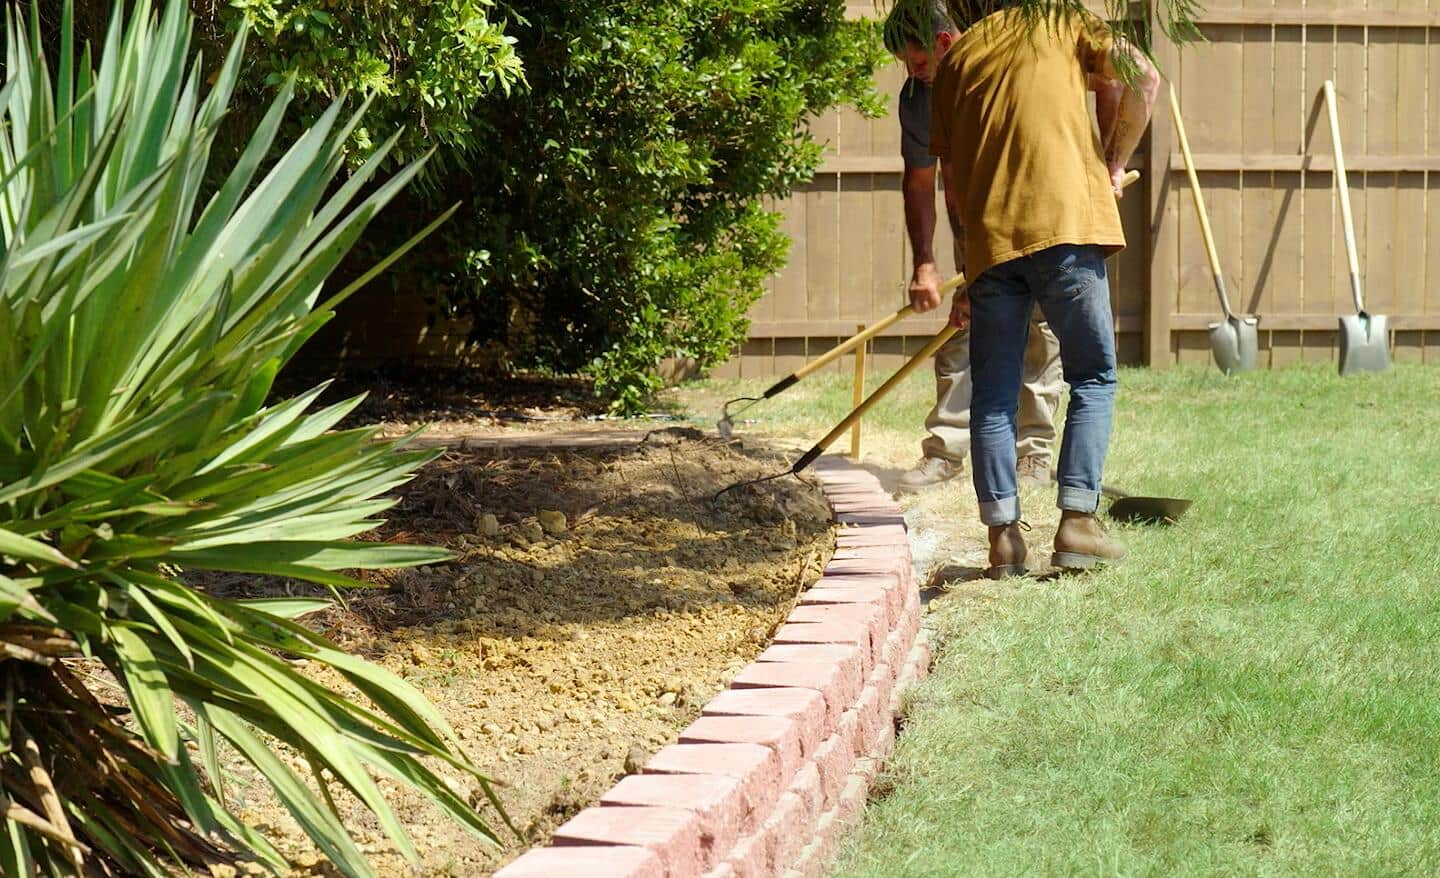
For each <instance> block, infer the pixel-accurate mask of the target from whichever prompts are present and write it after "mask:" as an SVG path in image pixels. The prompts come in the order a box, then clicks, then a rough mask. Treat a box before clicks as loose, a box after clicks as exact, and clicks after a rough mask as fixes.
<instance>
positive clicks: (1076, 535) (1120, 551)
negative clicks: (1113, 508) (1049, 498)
mask: <svg viewBox="0 0 1440 878" xmlns="http://www.w3.org/2000/svg"><path fill="white" fill-rule="evenodd" d="M1124 557H1125V547H1124V546H1122V545H1120V544H1119V543H1118V542H1116V541H1115V540H1113V539H1111V538H1110V535H1109V534H1107V533H1105V528H1104V527H1103V526H1102V525H1101V524H1100V519H1098V518H1096V517H1095V515H1094V513H1090V512H1073V511H1071V510H1069V509H1062V510H1060V527H1059V528H1058V529H1056V531H1055V554H1053V555H1051V556H1050V563H1051V565H1053V566H1055V567H1057V568H1059V569H1061V570H1089V569H1091V568H1092V567H1098V566H1103V565H1105V564H1118V563H1120V561H1121V560H1123V559H1124Z"/></svg>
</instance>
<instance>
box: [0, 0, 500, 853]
mask: <svg viewBox="0 0 1440 878" xmlns="http://www.w3.org/2000/svg"><path fill="white" fill-rule="evenodd" d="M115 5H116V8H117V11H116V13H115V15H114V18H113V20H112V22H111V26H110V28H109V31H108V34H107V36H106V39H105V42H104V45H103V46H102V47H100V48H99V49H98V51H97V52H95V53H94V54H92V51H91V48H90V47H89V46H86V47H84V48H83V49H80V48H79V47H77V46H76V45H75V41H74V39H73V36H72V20H71V15H70V9H69V4H68V0H67V5H66V10H65V15H64V21H63V23H62V28H61V36H60V39H59V42H58V47H56V49H55V53H54V56H53V65H52V63H51V62H52V59H51V58H47V56H46V54H45V52H44V51H43V50H42V40H41V37H40V33H39V28H38V26H37V25H36V23H35V19H34V18H33V17H31V18H30V19H29V20H28V23H27V21H26V19H25V18H24V17H23V15H21V14H20V13H17V12H15V11H14V10H13V9H12V10H9V11H8V12H7V20H6V56H5V70H4V76H5V82H4V86H3V89H0V108H3V123H0V124H3V132H0V251H3V252H0V812H3V814H4V818H5V826H4V832H3V833H0V874H3V875H6V876H29V875H35V874H45V875H51V874H54V875H60V874H83V875H120V874H124V875H167V874H175V873H176V872H177V871H184V870H187V869H191V868H194V867H200V866H205V865H209V864H216V863H227V862H228V863H233V862H236V861H243V860H250V861H254V862H257V863H259V864H261V865H264V866H269V867H273V868H280V867H282V866H283V860H282V858H281V857H280V856H279V854H278V853H277V851H276V850H275V848H274V847H273V846H272V844H271V843H269V842H268V841H267V840H266V839H265V838H264V837H262V836H261V835H260V834H259V833H257V832H256V831H254V830H253V829H251V828H248V827H246V826H244V825H242V823H241V822H240V821H239V820H238V819H237V818H236V817H235V816H234V814H233V813H232V812H231V811H230V810H229V808H228V804H229V801H228V800H227V797H226V789H225V783H224V778H225V775H224V774H223V772H222V763H223V762H224V761H225V759H226V758H238V759H243V760H246V761H248V762H249V763H250V764H251V765H253V766H254V768H255V769H256V770H257V772H258V774H259V775H260V776H263V777H264V778H265V780H267V781H268V782H269V784H270V785H271V786H272V787H273V790H274V794H275V796H276V797H277V798H278V799H279V801H280V802H282V803H283V804H284V806H285V807H286V808H288V809H289V811H290V813H291V814H293V815H294V817H295V819H296V820H297V821H298V823H299V825H300V826H301V827H303V828H304V830H305V832H307V833H308V834H309V836H310V838H311V839H313V841H314V843H315V844H316V845H317V846H318V847H319V848H320V849H321V850H322V851H323V852H324V853H325V854H326V855H327V856H329V857H330V859H331V860H332V861H334V862H335V863H336V864H337V865H338V866H339V867H340V868H341V870H342V871H343V872H345V873H346V874H349V875H367V874H370V871H371V870H370V868H369V867H368V866H367V864H366V862H365V858H364V857H363V856H362V855H361V853H360V851H359V850H358V848H357V846H356V844H355V842H354V840H353V839H352V838H351V836H350V834H349V833H348V832H347V830H346V828H345V826H343V825H342V822H341V820H340V817H339V810H338V807H339V806H338V803H337V799H336V798H335V796H336V795H337V794H338V795H341V796H344V795H348V796H352V797H353V798H354V800H358V802H360V803H362V804H363V805H364V806H365V807H368V808H369V810H370V811H372V812H373V813H374V815H375V816H376V817H377V818H378V822H379V824H380V825H381V826H383V827H384V829H385V831H386V832H387V833H388V835H389V837H390V838H391V839H392V840H393V842H394V844H395V845H396V846H397V848H398V849H399V850H400V851H401V852H403V853H405V854H407V855H409V856H411V857H412V858H413V857H415V855H416V852H415V850H414V848H413V846H412V844H411V842H410V840H409V839H408V837H407V836H406V833H405V830H404V828H403V827H402V825H401V823H400V821H399V820H398V819H397V817H396V815H395V813H394V812H393V811H392V809H391V808H390V806H388V805H387V803H386V800H385V797H384V795H383V794H382V793H381V790H380V787H379V785H378V783H377V780H376V776H377V775H382V776H388V777H390V778H392V779H394V780H396V781H398V782H400V783H402V784H408V785H409V786H411V787H413V788H415V789H417V790H419V791H421V792H422V793H423V794H424V795H425V796H427V797H428V798H429V799H430V800H431V801H432V802H434V803H435V804H436V805H437V806H438V807H439V809H440V810H441V811H442V812H443V813H444V814H446V815H448V816H449V817H450V818H453V819H454V820H457V821H459V822H461V823H463V824H464V825H466V826H467V827H469V828H470V829H471V830H473V831H474V832H475V833H478V834H480V835H481V836H485V837H488V838H491V839H492V840H493V839H494V835H493V830H492V828H491V827H490V826H489V825H488V824H487V822H486V821H485V820H484V819H483V818H482V817H481V816H480V815H479V814H478V813H477V812H476V810H475V809H474V808H473V807H471V805H470V804H469V803H467V801H466V800H465V797H464V794H463V793H457V792H456V791H455V790H453V789H452V788H451V786H450V785H449V784H448V783H447V782H446V780H445V779H443V778H442V777H441V776H440V774H439V772H440V771H442V770H443V771H446V772H448V773H452V774H460V775H462V776H465V775H468V776H469V777H471V778H473V779H474V780H475V781H478V785H479V788H480V790H481V791H483V794H484V795H485V796H488V797H489V799H490V802H491V803H492V804H493V805H495V807H496V808H498V807H499V803H498V802H496V801H495V798H494V795H493V793H492V792H491V789H490V785H489V783H488V782H487V780H486V778H485V777H483V776H482V775H481V774H480V773H479V772H478V771H477V770H476V768H475V766H474V765H473V764H472V763H471V762H470V761H469V760H468V759H467V758H466V757H464V756H463V755H461V753H460V752H459V750H458V747H457V745H456V744H455V738H454V735H453V733H452V732H451V730H450V729H449V728H448V727H447V726H446V723H445V721H444V720H443V719H442V718H441V717H440V715H439V714H438V713H437V712H436V711H435V710H434V708H433V707H431V706H430V705H429V704H428V703H427V702H426V701H425V700H424V699H423V698H422V697H421V696H420V695H419V694H418V693H417V692H415V691H414V690H413V689H412V688H410V687H409V686H407V685H406V684H405V683H404V682H402V681H401V680H400V679H398V678H397V677H395V676H394V675H392V674H390V673H388V672H386V671H384V670H382V669H381V668H378V667H376V666H374V665H371V664H368V663H366V662H363V661H360V660H358V659H356V658H353V657H351V656H349V655H347V654H345V653H344V652H342V651H340V650H339V649H337V648H336V647H334V646H333V645H332V644H331V643H329V642H328V641H327V640H325V639H324V638H323V637H321V636H318V635H317V634H315V633H314V632H312V631H310V630H308V629H307V628H305V627H304V626H302V625H300V624H297V623H296V622H294V621H292V620H293V619H294V618H296V617H298V616H300V615H302V614H304V613H306V612H308V611H312V610H314V609H317V608H319V607H320V606H323V603H324V602H323V601H316V600H227V599H224V598H222V597H219V596H217V595H214V594H210V593H207V592H206V591H205V590H204V589H203V588H200V587H196V586H195V585H193V584H187V582H186V577H187V576H188V575H189V572H191V571H207V570H210V571H236V572H242V573H254V574H267V575H272V576H279V577H288V578H292V579H296V580H305V581H309V582H312V583H321V584H324V585H328V586H332V587H336V588H345V587H349V586H360V585H364V584H365V583H363V582H361V581H358V580H357V579H355V578H352V576H350V575H346V573H344V572H342V571H345V570H352V569H366V568H377V567H397V566H407V565H416V564H423V563H430V562H435V561H439V560H442V559H443V558H444V557H445V555H444V553H443V552H441V551H439V550H437V549H433V548H426V547H409V546H396V545H389V544H386V543H380V542H354V541H351V540H350V538H351V537H354V536H356V535H357V534H360V533H362V532H364V531H366V530H369V529H371V528H373V527H374V526H375V525H376V524H378V523H379V522H378V521H377V519H376V516H377V515H380V514H381V513H382V512H384V510H385V509H386V508H387V507H389V506H390V505H391V501H389V500H386V499H383V498H382V495H384V494H385V493H386V492H388V491H390V490H392V489H394V488H395V487H396V486H398V485H400V484H402V483H403V482H405V481H406V480H407V479H408V478H410V476H411V474H413V473H414V471H415V470H416V469H417V468H418V467H420V466H421V465H422V464H424V463H425V462H426V460H427V459H428V458H429V455H428V454H427V453H425V452H421V451H408V450H402V449H401V447H400V446H401V445H403V443H394V442H379V441H376V440H375V438H374V435H373V431H372V430H368V429H351V430H340V431H335V430H333V429H332V428H333V427H335V425H336V424H337V423H338V422H339V421H340V420H341V419H342V418H343V417H344V416H345V415H346V413H348V412H349V411H351V410H352V409H353V408H354V406H355V405H356V404H357V403H358V402H359V400H358V399H352V400H349V401H348V402H344V403H340V404H337V405H332V406H329V407H326V408H321V409H318V410H314V411H312V408H313V404H314V403H315V402H316V399H317V397H318V395H319V394H320V391H321V388H316V389H315V390H312V391H310V392H308V393H305V394H303V395H301V396H299V397H297V398H293V399H286V400H283V401H279V402H267V397H269V395H270V390H271V385H272V382H273V380H274V378H275V376H276V373H277V372H278V371H279V369H280V368H281V366H282V365H283V364H284V363H285V362H286V360H287V359H288V358H289V357H290V356H292V355H293V354H294V353H295V351H296V349H297V348H298V347H299V346H300V344H301V343H302V342H304V341H305V340H306V339H307V338H309V337H310V336H311V334H312V333H314V332H315V330H316V329H317V328H318V327H319V326H320V325H321V324H322V323H323V322H324V321H325V320H326V319H328V318H329V317H330V315H331V313H332V308H333V306H334V305H335V304H336V303H337V302H339V301H340V300H342V299H344V298H345V297H346V296H348V295H349V294H350V293H351V292H352V291H353V290H354V289H355V288H357V287H358V286H360V285H361V284H363V283H364V282H365V281H366V280H368V278H369V277H371V276H373V275H374V273H375V272H378V271H380V270H382V269H383V268H384V267H385V265H384V264H382V265H377V266H376V267H375V269H374V270H373V271H372V272H370V273H369V274H367V275H366V276H364V277H361V278H359V279H357V280H356V281H355V282H354V283H352V284H350V285H348V286H346V287H345V288H343V289H340V290H336V291H329V290H325V291H324V292H325V293H326V296H325V297H324V298H322V288H323V287H324V284H325V280H326V277H327V275H328V274H329V273H330V272H331V270H332V269H333V268H334V267H335V265H336V263H337V262H338V261H339V260H340V258H341V257H342V256H343V255H344V254H345V253H346V251H347V250H348V249H349V248H350V246H351V245H352V244H353V243H354V241H355V240H356V238H357V237H358V236H359V235H360V233H361V231H362V230H364V228H365V227H366V225H367V224H368V223H369V222H370V221H371V220H372V219H373V218H374V217H375V215H376V213H377V211H379V210H380V209H381V207H382V206H383V205H384V204H385V203H386V202H387V201H389V200H390V199H391V197H392V196H394V195H395V194H396V192H397V191H399V190H400V189H401V187H403V186H405V185H406V183H407V182H408V181H409V180H410V179H411V178H412V177H413V176H414V174H415V172H416V171H417V170H418V165H411V166H410V167H408V168H406V169H405V170H403V171H401V172H400V173H397V174H396V175H394V176H393V177H392V178H390V179H388V180H384V181H383V182H382V181H379V180H376V179H374V178H375V175H376V169H377V167H378V166H379V164H380V163H381V162H382V161H383V160H384V158H385V156H386V154H387V153H388V152H389V150H390V147H391V145H392V144H393V143H394V140H393V138H392V139H391V140H390V141H387V142H386V143H385V144H384V145H382V146H381V147H380V148H379V149H377V150H376V151H375V152H374V154H373V155H371V156H369V158H368V159H367V160H366V161H364V162H363V163H360V164H358V165H357V168H356V170H354V171H353V172H352V173H350V174H349V175H348V176H344V177H343V178H342V177H341V176H340V175H341V172H342V168H343V166H344V156H343V149H344V145H345V143H346V141H347V137H348V135H349V133H350V132H351V130H352V129H353V128H354V126H355V125H356V124H357V122H358V121H359V119H360V115H361V112H363V107H362V108H361V110H360V112H356V113H353V114H351V115H349V116H348V117H346V116H343V114H342V109H341V105H340V104H339V103H337V104H336V105H335V106H334V107H332V108H331V110H330V111H329V112H328V113H326V114H325V115H324V116H323V118H321V119H320V120H319V121H318V122H317V123H316V124H315V125H314V126H313V127H312V128H311V129H309V130H308V131H307V132H306V133H305V134H304V135H303V136H302V137H300V138H299V139H298V140H297V141H296V142H295V143H294V144H293V145H291V146H290V148H289V149H288V150H285V151H284V152H283V154H281V155H280V158H278V160H275V161H273V162H269V163H266V161H265V157H266V156H267V155H268V154H270V150H271V148H272V146H273V145H274V144H273V143H272V141H273V139H274V137H275V134H276V132H277V130H278V129H279V126H280V123H281V120H282V116H283V114H284V112H285V108H286V104H287V102H288V100H289V97H290V88H289V87H288V86H286V87H284V88H282V89H281V90H280V94H279V96H278V97H277V98H276V100H275V101H274V104H273V106H272V107H271V108H270V109H269V111H268V113H267V114H266V115H265V116H264V117H263V119H262V120H261V121H260V123H259V125H258V127H257V129H256V130H255V131H254V134H253V137H251V138H250V140H249V142H248V145H247V146H246V148H245V149H244V150H243V151H242V152H241V154H240V155H239V157H238V159H237V160H236V162H235V164H234V166H233V167H232V168H229V169H228V172H226V173H218V172H217V173H214V174H213V175H210V176H207V172H210V171H211V169H210V168H209V162H208V159H209V153H210V148H211V144H212V141H213V139H214V138H215V135H216V130H217V126H219V124H220V122H221V119H222V116H223V115H224V113H225V109H226V104H227V101H228V100H229V98H230V95H231V91H232V89H233V88H234V86H235V82H236V77H237V74H238V71H239V67H240V63H241V56H242V49H243V47H242V42H243V35H242V36H241V38H240V39H237V41H236V43H235V44H234V46H233V47H232V49H231V50H230V52H229V54H228V56H227V57H226V58H225V59H223V63H221V64H220V65H219V66H218V68H214V69H207V68H205V67H203V66H202V63H201V62H200V61H198V60H197V61H195V62H194V63H193V64H191V63H190V62H188V60H187V54H188V48H189V40H190V33H191V30H190V29H191V21H190V18H189V15H188V13H187V11H186V8H185V4H184V2H183V0H171V2H169V3H168V5H167V6H166V7H165V9H164V10H163V13H162V12H158V11H157V10H153V9H152V8H151V6H150V4H149V3H148V2H146V0H140V2H136V3H134V4H118V3H117V4H115ZM126 5H131V6H133V9H132V11H131V14H130V17H129V19H128V21H126V20H124V18H123V13H122V12H121V11H119V10H121V9H122V8H123V7H124V6H126ZM207 81H208V83H209V85H208V92H207V85H206V83H207ZM262 167H263V170H262ZM220 170H224V169H220ZM207 180H208V181H211V182H210V183H208V184H207ZM441 219H443V217H442V218H441ZM439 221H440V220H437V221H436V222H437V224H438V222H439ZM432 228H433V226H432ZM428 231H429V229H424V230H421V231H420V232H419V233H418V234H417V235H416V236H415V237H414V238H413V239H411V241H410V243H409V244H407V245H406V247H405V248H402V249H408V247H410V246H413V244H414V243H415V242H416V241H418V240H419V239H420V238H422V237H423V236H424V235H425V234H427V233H428ZM396 255H397V256H398V255H399V254H396ZM392 258H393V257H392ZM387 262H388V261H387ZM377 498H380V499H377ZM297 657H298V658H303V659H307V660H308V661H309V662H310V663H311V664H312V665H324V666H329V667H331V668H333V669H335V671H337V672H338V673H339V674H340V675H342V676H343V677H344V679H346V680H347V681H348V682H349V683H350V684H351V685H353V687H354V688H355V689H356V690H358V691H359V692H360V693H361V694H362V695H363V696H364V698H363V701H364V702H365V703H364V704H360V703H354V702H352V701H351V700H350V699H349V698H347V697H345V696H342V695H340V694H338V693H336V692H334V691H331V690H330V689H327V688H326V687H324V686H321V685H319V684H318V683H316V682H314V681H313V680H311V679H307V677H305V676H303V675H302V674H301V673H299V672H298V671H297V670H296V666H295V664H294V663H292V661H290V660H292V659H295V658H297ZM226 754H229V756H228V757H227V755H226ZM296 766H299V767H300V768H298V769H297V768H296ZM202 769H203V771H202ZM337 788H338V789H337ZM501 813H502V815H503V812H501Z"/></svg>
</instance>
